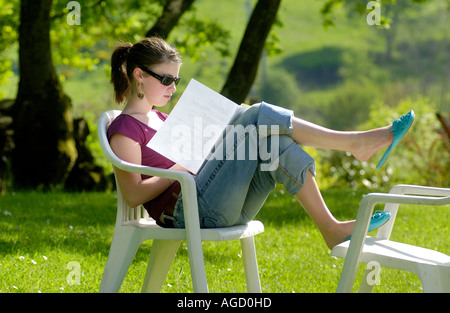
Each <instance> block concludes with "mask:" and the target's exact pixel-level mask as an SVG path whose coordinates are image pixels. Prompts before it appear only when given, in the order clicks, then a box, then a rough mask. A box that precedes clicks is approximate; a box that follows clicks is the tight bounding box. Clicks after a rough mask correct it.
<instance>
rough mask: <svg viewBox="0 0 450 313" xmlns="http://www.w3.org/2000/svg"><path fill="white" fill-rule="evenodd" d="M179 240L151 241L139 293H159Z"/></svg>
mask: <svg viewBox="0 0 450 313" xmlns="http://www.w3.org/2000/svg"><path fill="white" fill-rule="evenodd" d="M180 243H181V240H157V239H155V240H153V244H152V249H151V252H150V259H149V261H148V266H147V272H146V274H145V279H144V284H143V285H142V291H141V292H160V291H161V287H162V285H163V283H164V280H165V279H166V277H167V273H168V272H169V270H170V266H171V265H172V262H173V259H174V258H175V255H176V253H177V251H178V248H179V247H180Z"/></svg>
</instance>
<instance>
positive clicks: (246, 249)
mask: <svg viewBox="0 0 450 313" xmlns="http://www.w3.org/2000/svg"><path fill="white" fill-rule="evenodd" d="M241 249H242V259H243V261H244V271H245V279H246V281H247V290H248V292H250V293H260V292H261V282H260V280H259V272H258V262H257V260H256V250H255V240H254V238H253V236H251V237H247V238H242V239H241Z"/></svg>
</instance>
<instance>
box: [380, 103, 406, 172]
mask: <svg viewBox="0 0 450 313" xmlns="http://www.w3.org/2000/svg"><path fill="white" fill-rule="evenodd" d="M413 121H414V111H413V110H411V111H409V112H408V113H407V114H403V115H402V116H401V117H400V118H399V119H398V120H396V121H394V123H392V129H391V132H393V133H394V139H393V140H392V144H391V145H390V146H389V147H388V148H387V149H386V151H385V152H384V154H383V156H382V157H381V160H380V162H378V165H377V169H380V168H381V167H382V166H383V165H384V163H385V162H386V160H387V158H388V157H389V155H390V154H391V152H392V150H394V148H395V147H396V146H397V144H398V143H399V142H400V140H401V139H402V138H403V136H404V135H405V134H406V133H407V132H408V130H409V128H410V127H411V125H412V123H413Z"/></svg>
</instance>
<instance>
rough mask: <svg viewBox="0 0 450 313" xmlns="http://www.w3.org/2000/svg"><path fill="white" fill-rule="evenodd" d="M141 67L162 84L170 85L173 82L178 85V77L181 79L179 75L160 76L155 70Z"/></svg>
mask: <svg viewBox="0 0 450 313" xmlns="http://www.w3.org/2000/svg"><path fill="white" fill-rule="evenodd" d="M141 69H142V70H143V71H144V72H146V73H147V74H148V75H151V76H153V77H155V78H156V79H157V80H159V81H160V82H161V84H163V85H164V86H170V85H171V84H172V83H173V82H175V85H178V83H179V82H180V79H181V78H180V77H172V76H167V75H164V76H161V75H158V74H156V73H155V72H152V71H150V70H148V69H146V68H141Z"/></svg>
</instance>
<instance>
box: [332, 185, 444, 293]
mask: <svg viewBox="0 0 450 313" xmlns="http://www.w3.org/2000/svg"><path fill="white" fill-rule="evenodd" d="M378 203H385V204H386V205H385V208H384V210H386V211H389V212H391V219H390V220H389V221H388V222H387V223H386V224H385V225H383V226H382V227H380V228H379V230H378V232H377V236H376V237H370V236H367V229H368V227H369V221H370V217H371V215H372V211H373V209H374V206H375V205H376V204H378ZM400 204H412V205H425V206H444V205H449V204H450V189H447V188H432V187H422V186H413V185H397V186H395V187H393V188H392V189H391V190H390V192H389V193H388V194H383V193H372V194H368V195H366V196H364V198H363V199H362V201H361V203H360V207H359V210H358V214H357V216H356V223H355V228H354V231H353V234H352V238H351V240H350V241H346V242H343V243H341V244H339V245H337V246H336V247H334V248H333V250H332V251H331V254H332V255H333V256H336V257H341V258H345V262H344V267H343V269H342V273H341V276H340V279H339V284H338V287H337V292H351V289H352V287H353V283H354V281H355V276H356V272H357V269H358V265H359V263H361V262H362V263H369V262H371V261H375V262H378V263H373V264H377V265H379V266H381V267H388V268H394V269H399V270H404V271H409V272H412V273H414V274H416V275H417V276H418V277H419V278H420V280H421V282H422V288H423V291H424V292H450V256H448V255H446V254H444V253H441V252H438V251H434V250H430V249H425V248H422V247H417V246H413V245H409V244H404V243H400V242H395V241H391V240H389V238H390V236H391V232H392V228H393V226H394V222H395V218H396V215H397V211H398V208H399V205H400ZM430 227H431V226H430ZM436 236H439V234H436ZM447 239H448V238H447ZM374 270H376V268H375V267H369V268H368V269H366V273H365V275H364V278H363V280H362V283H361V287H360V292H372V290H373V287H374V285H375V282H374V281H373V280H374V279H373V276H374V275H372V274H374V273H373V272H372V271H374ZM369 276H370V278H371V279H368V278H369Z"/></svg>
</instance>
